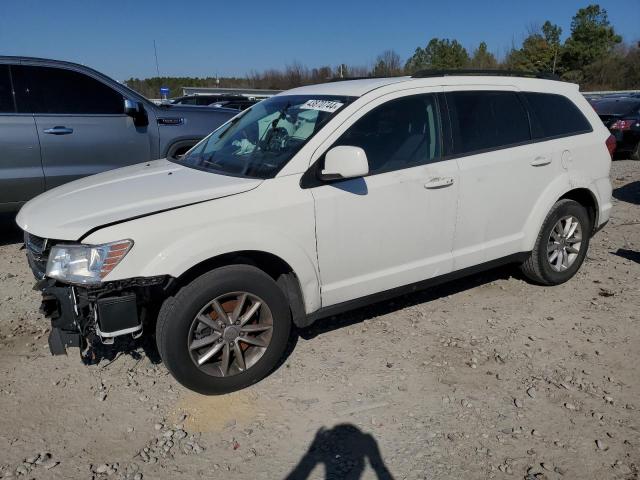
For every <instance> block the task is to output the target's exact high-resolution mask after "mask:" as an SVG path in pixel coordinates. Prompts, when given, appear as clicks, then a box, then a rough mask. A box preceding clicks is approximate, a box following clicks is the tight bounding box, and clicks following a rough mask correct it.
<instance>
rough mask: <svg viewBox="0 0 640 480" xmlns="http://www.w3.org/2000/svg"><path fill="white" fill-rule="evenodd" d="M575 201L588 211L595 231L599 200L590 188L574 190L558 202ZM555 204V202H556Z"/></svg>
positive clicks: (592, 228)
mask: <svg viewBox="0 0 640 480" xmlns="http://www.w3.org/2000/svg"><path fill="white" fill-rule="evenodd" d="M564 199H568V200H573V201H575V202H578V203H579V204H580V205H582V206H583V207H585V208H586V209H587V213H588V214H589V220H590V221H591V230H592V232H593V231H595V229H596V228H597V225H598V200H597V199H596V196H595V194H594V193H593V192H592V191H591V190H589V189H588V188H584V187H582V188H574V189H572V190H569V191H568V192H566V193H565V194H564V195H562V196H561V197H560V198H558V199H557V200H556V202H557V201H559V200H564ZM554 203H555V202H554Z"/></svg>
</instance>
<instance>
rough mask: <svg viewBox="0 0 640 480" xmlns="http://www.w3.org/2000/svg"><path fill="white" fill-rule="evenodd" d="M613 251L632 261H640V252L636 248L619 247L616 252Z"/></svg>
mask: <svg viewBox="0 0 640 480" xmlns="http://www.w3.org/2000/svg"><path fill="white" fill-rule="evenodd" d="M611 253H613V254H614V255H616V256H618V257H622V258H626V259H627V260H631V261H632V262H636V263H640V252H638V251H636V250H627V249H626V248H619V249H618V250H616V251H615V252H611Z"/></svg>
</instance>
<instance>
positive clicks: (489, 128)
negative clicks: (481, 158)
mask: <svg viewBox="0 0 640 480" xmlns="http://www.w3.org/2000/svg"><path fill="white" fill-rule="evenodd" d="M446 96H447V104H448V106H449V112H450V117H451V127H452V131H453V141H454V153H456V154H465V153H471V152H475V151H481V150H488V149H492V148H502V147H506V146H509V145H513V144H517V143H522V142H526V141H529V140H531V132H530V128H529V117H528V115H527V111H526V110H525V108H524V106H523V105H522V103H521V102H520V99H519V98H518V95H517V94H516V93H515V92H500V91H468V92H451V93H447V94H446Z"/></svg>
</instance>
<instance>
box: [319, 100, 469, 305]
mask: <svg viewBox="0 0 640 480" xmlns="http://www.w3.org/2000/svg"><path fill="white" fill-rule="evenodd" d="M393 97H394V98H388V97H383V98H381V99H378V100H377V101H375V102H373V103H372V104H371V105H369V106H368V108H367V109H366V110H367V111H366V112H363V113H358V114H356V115H357V116H358V117H359V118H357V119H356V121H355V122H352V121H349V124H350V125H351V126H350V127H348V128H347V127H345V126H343V127H342V128H341V129H339V131H338V132H340V131H341V130H342V131H343V133H341V134H340V136H339V138H338V139H337V140H336V141H334V142H333V143H331V144H329V145H327V149H328V148H330V147H333V146H337V145H352V146H357V147H361V148H363V149H364V151H365V152H366V154H367V159H368V161H369V175H368V176H366V177H363V178H357V179H350V180H343V181H338V182H334V183H329V184H325V185H321V186H317V187H315V188H312V193H313V197H314V201H315V210H316V230H317V244H318V245H317V248H318V263H319V269H320V277H321V284H322V287H321V290H322V305H323V306H329V305H333V304H337V303H340V302H344V301H348V300H352V299H355V298H359V297H363V296H366V295H370V294H374V293H377V292H382V291H385V290H389V289H393V288H395V287H400V286H403V285H407V284H411V283H414V282H417V281H421V280H425V279H428V278H431V277H434V276H437V275H441V274H445V273H448V272H450V271H451V267H452V257H451V247H452V242H453V234H454V228H455V218H456V203H457V189H458V182H457V180H458V168H457V165H456V162H455V160H450V161H440V159H441V155H440V131H439V121H438V108H437V103H436V97H435V95H434V94H420V95H410V96H406V94H405V96H400V94H394V95H393ZM338 132H337V133H338ZM328 141H329V142H330V141H331V139H329V140H328Z"/></svg>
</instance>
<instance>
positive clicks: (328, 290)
mask: <svg viewBox="0 0 640 480" xmlns="http://www.w3.org/2000/svg"><path fill="white" fill-rule="evenodd" d="M613 146H614V145H613V144H612V142H611V138H610V135H609V131H608V130H607V129H606V127H605V126H604V125H603V124H602V122H601V121H600V119H599V118H598V115H597V114H596V112H595V111H594V110H593V109H592V108H591V107H590V106H589V104H588V103H587V101H586V100H585V99H584V98H583V97H582V95H581V94H580V93H579V91H578V87H577V86H576V85H573V84H569V83H564V82H560V81H556V80H552V79H548V78H537V77H536V76H535V75H525V74H521V75H514V74H512V73H511V74H507V73H506V72H505V73H503V74H496V73H494V74H482V75H479V74H477V73H476V74H471V72H466V73H465V72H460V73H458V74H451V73H449V72H429V71H427V72H421V73H418V74H416V75H414V76H413V77H398V78H385V79H380V78H371V79H364V80H348V81H337V82H330V83H326V84H323V85H315V86H306V87H301V88H296V89H293V90H289V91H287V92H284V93H281V94H278V95H276V96H274V97H272V98H270V99H268V100H265V101H263V102H260V103H258V104H256V105H254V106H252V107H251V108H249V109H247V110H245V111H244V112H241V113H240V114H238V115H237V116H235V117H234V118H232V119H231V120H229V121H227V122H226V123H225V124H223V125H222V126H220V127H219V128H218V129H216V130H215V131H214V132H213V133H211V134H210V135H209V136H208V137H206V138H204V139H203V140H202V141H200V143H198V144H197V145H195V146H194V147H193V148H192V149H191V150H189V151H188V152H187V153H186V154H185V155H184V156H183V157H182V158H180V159H172V160H155V161H151V162H144V163H139V164H136V165H133V166H129V167H125V168H120V169H117V170H112V171H108V172H104V173H100V174H97V175H94V176H91V177H87V178H83V179H80V180H77V181H74V182H72V183H69V184H66V185H62V186H60V187H58V188H55V189H53V190H50V191H48V192H46V193H43V194H42V195H40V196H38V197H36V198H35V199H33V200H31V201H30V202H28V203H27V204H26V205H25V206H24V207H23V208H22V210H21V211H20V213H19V215H18V217H17V222H18V224H19V225H20V227H21V228H22V229H23V230H24V231H25V245H26V253H27V258H28V261H29V264H30V266H31V269H32V270H33V272H34V274H35V276H36V277H37V280H38V283H37V288H38V289H40V290H41V291H42V295H43V303H42V311H43V312H44V313H45V314H46V315H47V316H48V317H50V318H51V324H52V329H51V333H50V336H49V346H50V349H51V351H52V353H54V354H60V353H65V352H66V349H67V348H69V347H80V349H81V351H82V352H83V353H82V354H83V356H85V358H86V357H87V356H91V355H92V353H91V352H92V351H93V352H95V347H96V346H99V345H100V344H111V343H113V342H114V340H115V337H119V336H123V335H126V336H133V337H138V336H141V335H154V334H155V341H156V343H157V346H158V350H159V352H160V355H161V357H162V360H163V361H164V364H165V365H166V367H167V368H168V370H169V371H170V372H171V373H172V375H173V376H174V377H175V378H176V379H177V380H178V381H179V382H180V383H182V384H183V385H184V386H186V387H187V388H190V389H193V390H195V391H198V392H201V393H205V394H220V393H225V392H230V391H233V390H237V389H240V388H243V387H246V386H248V385H250V384H252V383H255V382H257V381H258V380H260V379H261V378H263V377H265V376H266V375H268V374H269V373H270V372H271V371H272V370H273V369H274V368H276V367H277V365H279V363H280V361H281V359H282V357H283V355H284V354H285V351H286V347H287V344H288V340H289V338H290V334H291V332H292V328H293V327H294V326H297V327H300V328H302V327H306V326H308V325H310V324H311V323H312V322H314V321H316V320H319V319H321V318H324V317H327V316H329V315H335V314H337V313H339V312H343V311H346V310H349V309H353V308H356V307H358V306H361V305H364V304H366V303H371V302H375V301H379V300H381V299H385V298H390V297H392V296H396V295H400V294H403V293H407V292H411V291H415V290H417V289H419V288H424V287H427V286H429V285H433V284H435V283H438V282H443V281H447V280H451V279H453V278H456V277H459V276H462V275H465V274H469V273H470V272H474V271H478V270H480V269H484V268H490V267H492V266H495V265H497V264H500V263H517V264H519V265H520V266H521V268H522V271H523V272H524V274H525V275H526V276H527V277H528V278H529V279H530V280H532V281H533V282H535V283H538V284H543V285H556V284H560V283H562V282H565V281H567V280H569V279H570V278H571V277H573V276H574V275H575V273H576V272H577V270H578V269H579V268H580V265H581V264H582V262H583V260H584V258H585V255H586V254H587V248H588V246H589V239H590V237H591V236H592V235H593V234H594V233H595V232H596V231H598V230H599V229H600V228H601V227H602V226H603V225H604V224H605V223H606V222H607V220H608V219H609V214H610V211H611V184H610V181H609V168H610V166H611V152H612V150H613Z"/></svg>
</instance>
